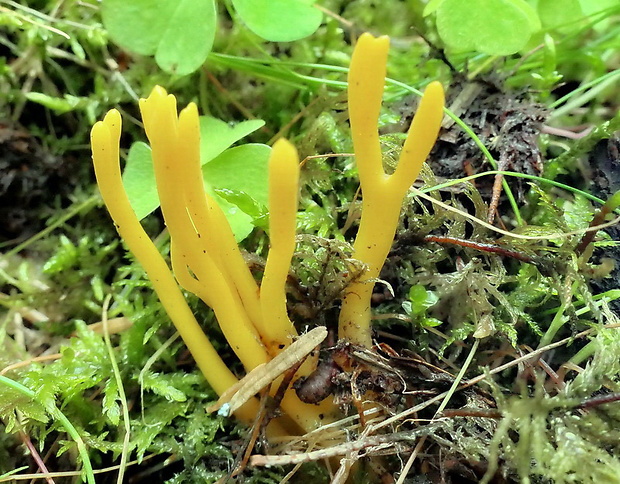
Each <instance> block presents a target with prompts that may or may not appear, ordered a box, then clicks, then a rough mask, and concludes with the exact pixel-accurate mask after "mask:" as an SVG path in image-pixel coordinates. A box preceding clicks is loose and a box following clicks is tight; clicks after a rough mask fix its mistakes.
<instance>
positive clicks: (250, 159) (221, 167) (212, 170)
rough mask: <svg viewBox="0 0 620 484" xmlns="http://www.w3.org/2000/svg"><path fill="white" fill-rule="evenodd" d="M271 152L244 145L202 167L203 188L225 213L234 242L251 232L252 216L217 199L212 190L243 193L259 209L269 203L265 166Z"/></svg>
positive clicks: (229, 150)
mask: <svg viewBox="0 0 620 484" xmlns="http://www.w3.org/2000/svg"><path fill="white" fill-rule="evenodd" d="M270 153H271V148H270V147H269V146H267V145H261V144H247V145H241V146H237V147H235V148H230V149H228V150H226V151H224V153H222V154H221V155H220V156H218V157H217V158H215V159H214V160H212V161H210V162H209V163H207V164H205V165H204V166H203V167H202V173H203V176H204V180H205V186H206V187H207V189H208V190H209V191H210V193H211V194H212V195H213V197H214V198H215V199H216V200H217V202H218V204H219V205H220V207H221V208H222V210H224V213H225V214H226V218H227V219H228V222H229V223H230V226H231V228H232V229H233V233H234V234H235V238H236V239H237V241H241V240H243V239H244V238H245V237H247V236H248V235H249V233H250V232H251V231H252V229H253V228H254V224H253V223H252V216H250V215H248V214H246V213H245V212H243V211H242V210H241V208H240V207H239V206H238V205H237V204H233V203H230V202H229V201H227V200H225V199H224V198H222V197H221V196H219V195H217V193H216V192H215V190H214V189H224V188H226V189H228V190H230V191H231V192H237V193H245V194H247V195H248V196H249V197H251V198H252V199H253V200H255V201H256V202H257V203H258V204H260V205H264V206H266V205H267V200H268V180H267V172H268V162H269V155H270Z"/></svg>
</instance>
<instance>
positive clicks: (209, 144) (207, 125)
mask: <svg viewBox="0 0 620 484" xmlns="http://www.w3.org/2000/svg"><path fill="white" fill-rule="evenodd" d="M264 125H265V121H263V120H262V119H251V120H248V121H242V122H240V123H237V124H233V125H231V124H228V123H226V122H224V121H222V120H221V119H217V118H212V117H211V116H200V162H201V163H202V164H203V165H204V164H205V163H207V162H208V161H211V160H212V159H213V158H215V157H216V156H218V155H219V154H221V153H222V152H223V151H224V150H225V149H226V148H228V147H229V146H231V145H232V144H234V143H236V142H237V141H239V140H240V139H241V138H244V137H246V136H247V135H249V134H250V133H253V132H254V131H256V130H257V129H260V128H262V127H263V126H264Z"/></svg>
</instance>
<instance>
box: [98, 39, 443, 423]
mask: <svg viewBox="0 0 620 484" xmlns="http://www.w3.org/2000/svg"><path fill="white" fill-rule="evenodd" d="M388 49H389V39H388V38H387V37H379V38H375V37H373V36H372V35H370V34H363V35H362V36H361V37H360V38H359V40H358V42H357V45H356V47H355V49H354V52H353V56H352V59H351V66H350V70H349V77H348V83H349V91H348V105H349V115H350V122H351V131H352V137H353V145H354V150H355V159H356V163H357V166H358V171H359V178H360V184H361V188H362V197H363V198H362V216H361V221H360V226H359V230H358V233H357V236H356V239H355V243H354V252H353V255H352V257H353V258H355V259H357V260H359V261H360V262H361V263H363V264H364V266H365V267H367V269H366V271H365V272H364V274H363V275H362V277H361V278H359V279H358V280H356V281H355V282H352V283H351V284H350V285H349V286H348V287H347V288H346V291H345V295H344V298H343V301H342V309H341V313H340V320H339V330H338V337H339V338H340V339H346V340H349V341H351V342H352V343H355V344H359V345H364V346H366V347H370V346H371V344H372V342H371V328H370V318H371V314H370V298H371V294H372V287H373V282H374V281H375V280H376V278H377V277H378V276H379V272H380V270H381V268H382V266H383V263H384V261H385V258H386V257H387V254H388V252H389V249H390V246H391V244H392V241H393V238H394V234H395V232H396V227H397V224H398V220H399V215H400V210H401V205H402V202H403V198H404V196H405V194H406V192H407V190H408V189H409V187H410V186H411V185H412V184H413V182H414V181H415V179H416V177H417V176H418V174H419V172H420V169H421V167H422V164H423V162H424V160H425V159H426V157H427V156H428V153H429V151H430V149H431V148H432V146H433V144H434V143H435V140H436V138H437V135H438V132H439V127H440V124H441V119H442V116H443V105H444V96H443V89H442V87H441V85H440V84H439V83H437V82H433V83H431V84H429V85H428V87H427V88H426V91H425V93H424V96H423V98H422V100H421V102H420V106H419V108H418V111H417V113H416V116H415V118H414V120H413V123H412V125H411V128H410V130H409V133H408V135H407V139H406V141H405V144H404V146H403V149H402V152H401V156H400V160H399V163H398V167H397V168H396V170H395V171H394V173H393V174H391V175H387V174H386V173H385V171H384V169H383V162H382V154H381V146H380V143H379V135H378V130H377V123H378V117H379V111H380V108H381V100H382V95H383V86H384V80H385V74H386V62H387V55H388ZM140 110H141V113H142V119H143V121H144V127H145V130H146V134H147V137H148V139H149V141H150V145H151V149H152V155H153V163H154V167H155V175H156V180H157V189H158V192H159V198H160V202H161V209H162V212H163V216H164V219H165V223H166V226H167V227H168V230H169V233H170V241H171V249H170V259H171V265H172V267H171V268H170V267H169V266H168V264H167V263H166V261H165V260H164V258H163V257H162V256H161V254H160V253H159V251H158V250H157V248H156V247H155V245H154V243H153V242H152V241H151V240H150V238H149V237H148V236H147V234H146V233H145V231H144V229H143V228H142V226H141V224H140V222H139V220H138V219H137V217H136V216H135V214H134V212H133V210H132V208H131V206H130V203H129V199H128V197H127V194H126V193H125V191H124V189H123V184H122V180H121V172H120V166H119V138H120V134H121V117H120V114H119V112H118V111H116V110H111V111H110V112H109V113H108V114H107V115H106V116H105V118H104V120H103V121H100V122H98V123H96V124H95V126H94V127H93V130H92V136H91V138H92V150H93V162H94V166H95V174H96V177H97V183H98V185H99V189H100V191H101V195H102V197H103V200H104V202H105V204H106V206H107V208H108V211H109V212H110V214H111V216H112V218H113V220H114V222H115V224H116V226H117V229H118V232H119V234H120V236H121V237H122V239H123V240H124V241H125V243H126V244H127V247H128V248H129V250H130V251H131V252H132V253H133V255H134V256H135V257H136V259H137V260H138V261H139V262H140V264H142V266H143V267H144V269H145V271H146V273H147V275H148V277H149V279H150V280H151V283H152V285H153V288H154V289H155V291H156V293H157V295H158V297H159V299H160V300H161V302H162V304H163V306H164V308H165V309H166V311H167V313H168V315H169V316H170V318H171V319H172V321H173V323H174V325H175V326H176V328H177V330H178V331H179V333H180V335H181V337H182V338H183V341H184V342H185V344H186V345H187V347H188V348H189V350H190V351H191V353H192V355H193V356H194V358H195V360H196V363H197V365H198V367H199V368H200V370H201V371H202V373H203V374H204V376H205V378H206V379H207V381H208V382H209V384H210V385H211V386H212V388H213V389H214V390H215V392H216V393H218V394H219V395H222V394H223V393H224V392H226V391H227V390H228V389H229V388H231V387H233V386H234V385H235V384H237V383H238V379H237V378H236V376H235V375H234V374H233V373H232V372H231V371H230V370H229V368H228V367H227V365H226V364H225V363H224V362H223V361H222V359H221V358H220V356H219V355H218V353H217V352H216V351H215V349H214V348H213V346H212V344H211V342H210V341H209V339H208V337H207V336H206V335H205V334H204V332H203V330H202V329H201V327H200V325H199V324H198V322H197V321H196V319H195V317H194V315H193V313H192V311H191V310H190V308H189V306H188V304H187V302H186V301H185V298H184V296H183V294H182V292H181V288H183V289H185V290H187V291H189V292H192V293H194V294H196V295H197V296H198V297H200V298H201V299H202V300H203V301H204V302H205V303H206V304H207V305H208V306H210V307H211V308H212V309H213V311H214V313H215V316H216V318H217V321H218V323H219V325H220V327H221V329H222V332H223V333H224V336H225V337H226V340H227V341H228V343H229V344H230V347H231V348H232V350H233V351H234V352H235V354H236V355H237V357H238V358H239V360H240V361H241V363H242V364H243V366H244V367H245V369H246V371H247V372H250V371H252V370H253V369H255V368H257V367H259V366H260V365H263V364H265V363H267V362H269V361H270V360H272V359H273V358H274V357H276V356H277V355H278V354H280V353H281V352H282V351H285V350H286V348H287V347H289V346H290V345H291V344H292V343H293V341H294V340H295V339H296V338H297V337H298V332H297V330H296V329H295V326H294V325H293V323H292V322H291V320H290V319H289V317H288V314H287V309H286V292H285V283H286V278H287V275H288V272H289V267H290V263H291V258H292V256H293V252H294V250H295V222H296V213H297V204H298V192H299V187H298V184H299V158H298V155H297V151H296V149H295V147H294V146H293V145H292V144H291V143H289V142H288V141H287V140H285V139H280V140H279V141H277V142H276V143H275V144H274V145H273V150H272V152H271V156H270V159H269V207H268V208H269V242H270V249H269V254H268V257H267V263H266V266H265V271H264V275H263V277H262V280H261V281H260V284H259V283H257V282H256V280H255V279H254V277H253V275H252V273H251V272H250V270H249V268H248V266H247V265H246V263H245V261H244V259H243V256H242V254H241V252H240V251H239V248H238V247H237V244H236V242H235V239H234V237H233V233H232V230H231V228H230V226H229V225H228V222H227V220H226V218H225V216H224V213H223V212H222V211H221V209H220V208H219V206H218V205H217V203H216V202H215V201H214V200H213V199H212V198H211V197H210V196H209V195H208V194H207V193H205V191H204V187H203V184H202V174H201V170H200V156H199V146H200V130H199V121H198V110H197V108H196V105H195V104H193V103H192V104H189V105H188V106H187V107H186V108H185V109H183V110H182V111H181V113H180V114H179V115H177V107H176V99H175V98H174V96H172V95H169V94H167V93H166V91H165V90H164V89H163V88H161V87H156V88H155V89H153V91H152V93H151V95H150V96H149V97H148V98H147V99H142V100H141V101H140ZM313 365H316V359H314V360H312V359H309V360H308V361H307V362H306V363H305V364H304V365H303V366H302V367H301V368H300V370H299V372H298V374H299V375H301V376H303V375H307V374H309V373H310V372H311V371H312V370H313ZM274 386H275V385H274ZM281 407H282V409H283V412H284V414H285V416H284V420H283V424H284V427H286V428H290V425H288V424H290V423H291V421H293V422H295V423H296V424H297V425H298V426H299V427H300V428H301V429H304V430H306V431H308V430H311V429H313V428H316V427H317V426H319V425H320V424H321V422H322V418H323V419H324V418H329V415H333V414H334V411H335V409H334V407H333V404H332V403H330V402H328V401H325V402H322V403H321V404H319V405H312V404H306V403H303V402H302V401H300V400H299V399H298V397H297V395H296V394H295V392H294V391H292V390H291V389H289V390H288V391H287V392H286V393H285V396H284V398H283V400H282V403H281ZM257 410H258V400H256V399H251V400H249V401H248V402H247V403H246V404H245V405H243V406H241V407H240V408H239V409H238V410H236V412H235V415H237V416H238V417H239V418H240V419H242V420H244V421H246V422H251V421H252V419H253V417H254V416H255V415H256V413H257ZM326 416H327V417H326ZM287 419H288V422H287ZM323 421H324V420H323ZM274 424H275V425H274ZM271 425H272V431H274V432H278V429H280V431H284V430H283V428H280V426H279V425H280V424H279V423H278V422H277V421H276V422H274V423H273V424H271Z"/></svg>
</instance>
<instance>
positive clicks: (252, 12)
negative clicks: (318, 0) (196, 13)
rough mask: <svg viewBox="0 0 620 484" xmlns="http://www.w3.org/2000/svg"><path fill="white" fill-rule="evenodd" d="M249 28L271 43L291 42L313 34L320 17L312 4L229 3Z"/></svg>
mask: <svg viewBox="0 0 620 484" xmlns="http://www.w3.org/2000/svg"><path fill="white" fill-rule="evenodd" d="M232 2H233V5H234V7H235V10H236V11H237V13H238V14H239V17H241V19H242V20H243V22H244V23H245V24H246V25H247V26H248V28H249V29H250V30H251V31H252V32H254V33H255V34H256V35H259V36H260V37H262V38H263V39H265V40H269V41H271V42H291V41H293V40H299V39H303V38H304V37H308V36H309V35H312V34H313V33H314V32H316V29H318V28H319V25H321V21H322V20H323V14H322V13H321V11H320V10H318V9H316V8H314V6H313V4H314V0H232Z"/></svg>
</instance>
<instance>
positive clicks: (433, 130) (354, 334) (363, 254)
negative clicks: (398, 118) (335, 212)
mask: <svg viewBox="0 0 620 484" xmlns="http://www.w3.org/2000/svg"><path fill="white" fill-rule="evenodd" d="M388 48H389V39H388V38H387V37H379V38H374V37H373V36H372V35H370V34H363V35H362V36H361V37H360V38H359V40H358V43H357V45H356V47H355V51H354V52H353V57H352V59H351V67H350V69H349V117H350V120H351V132H352V137H353V147H354V151H355V159H356V163H357V167H358V172H359V177H360V184H361V186H362V218H361V221H360V227H359V231H358V233H357V237H356V239H355V243H354V246H353V249H354V250H353V258H355V259H357V260H360V261H362V262H364V263H365V264H367V266H368V270H367V271H366V272H365V273H364V274H363V276H362V277H361V278H360V279H359V280H358V281H356V282H354V283H352V284H351V285H350V286H349V287H347V291H346V295H345V297H344V300H343V304H342V310H341V312H340V320H339V332H338V335H339V336H340V337H341V338H346V339H349V340H351V341H352V342H355V343H358V344H362V345H365V346H368V347H369V346H370V345H371V343H372V342H371V330H370V298H371V295H372V289H373V281H374V280H375V279H376V278H377V277H379V272H380V271H381V268H382V267H383V263H384V262H385V259H386V257H387V255H388V252H389V250H390V247H391V245H392V241H393V239H394V235H395V233H396V227H397V225H398V220H399V216H400V210H401V205H402V203H403V198H404V196H405V194H406V192H407V190H408V189H409V187H410V186H411V185H412V184H413V182H414V181H415V179H416V177H417V176H418V174H419V172H420V169H421V168H422V164H423V163H424V160H425V159H426V157H427V156H428V154H429V152H430V150H431V148H432V147H433V144H434V143H435V140H436V139H437V135H438V133H439V127H440V124H441V119H442V116H443V105H444V96H443V89H442V87H441V84H439V83H438V82H432V83H431V84H429V85H428V87H427V88H426V91H425V92H424V96H423V97H422V100H421V102H420V106H419V108H418V111H417V112H416V115H415V117H414V120H413V122H412V124H411V128H410V129H409V133H408V134H407V139H406V141H405V144H404V146H403V150H402V152H401V155H400V160H399V162H398V167H397V168H396V171H395V172H394V173H393V174H392V175H387V174H386V173H385V171H384V170H383V162H382V156H381V145H380V143H379V134H378V130H377V122H378V118H379V110H380V109H381V98H382V95H383V84H384V80H385V72H386V62H387V54H388Z"/></svg>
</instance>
